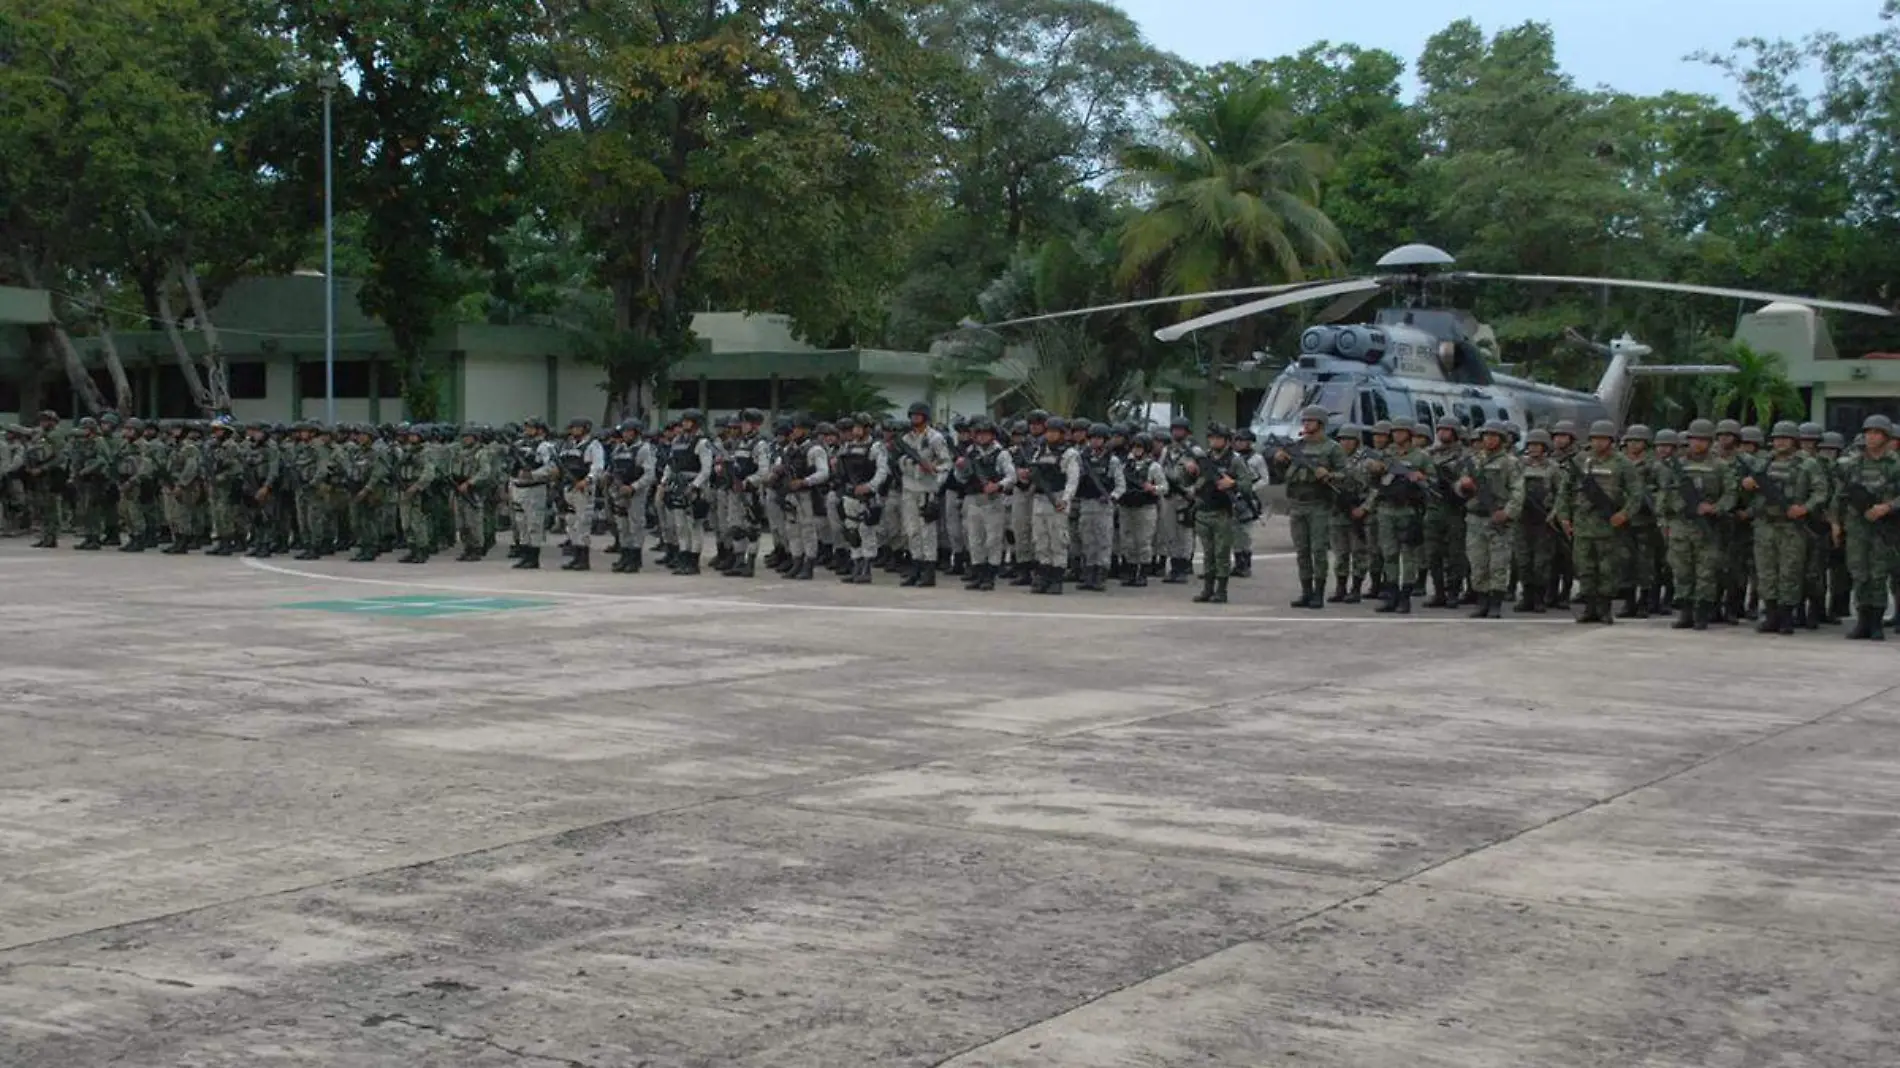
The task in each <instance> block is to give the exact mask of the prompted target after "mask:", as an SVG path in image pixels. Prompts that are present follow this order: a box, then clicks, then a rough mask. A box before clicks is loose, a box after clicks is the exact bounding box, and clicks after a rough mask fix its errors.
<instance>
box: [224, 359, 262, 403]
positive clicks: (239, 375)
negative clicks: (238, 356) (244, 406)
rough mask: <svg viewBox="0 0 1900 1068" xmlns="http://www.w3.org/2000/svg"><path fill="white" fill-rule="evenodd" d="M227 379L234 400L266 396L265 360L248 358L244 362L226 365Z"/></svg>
mask: <svg viewBox="0 0 1900 1068" xmlns="http://www.w3.org/2000/svg"><path fill="white" fill-rule="evenodd" d="M224 372H225V379H226V381H227V382H229V383H230V386H231V399H232V400H263V399H264V398H265V389H264V382H265V378H266V375H265V373H264V361H262V360H246V361H244V362H242V363H227V364H225V365H224Z"/></svg>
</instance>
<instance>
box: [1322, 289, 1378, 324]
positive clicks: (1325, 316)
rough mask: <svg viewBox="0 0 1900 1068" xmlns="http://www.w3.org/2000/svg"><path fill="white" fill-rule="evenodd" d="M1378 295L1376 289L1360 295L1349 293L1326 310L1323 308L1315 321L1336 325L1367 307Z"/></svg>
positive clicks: (1327, 306)
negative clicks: (1368, 302)
mask: <svg viewBox="0 0 1900 1068" xmlns="http://www.w3.org/2000/svg"><path fill="white" fill-rule="evenodd" d="M1378 295H1379V291H1378V290H1376V289H1368V290H1365V291H1364V292H1359V293H1348V294H1346V295H1345V296H1343V297H1340V298H1339V299H1338V300H1336V301H1333V302H1332V303H1331V304H1328V305H1326V306H1325V307H1324V308H1321V309H1320V312H1319V314H1318V315H1315V316H1314V317H1313V321H1314V322H1320V323H1336V322H1338V321H1339V320H1341V319H1344V318H1345V317H1346V316H1348V315H1351V314H1352V313H1353V312H1356V311H1358V310H1359V309H1360V308H1362V307H1364V306H1365V304H1366V302H1367V301H1370V300H1371V299H1373V298H1374V297H1376V296H1378Z"/></svg>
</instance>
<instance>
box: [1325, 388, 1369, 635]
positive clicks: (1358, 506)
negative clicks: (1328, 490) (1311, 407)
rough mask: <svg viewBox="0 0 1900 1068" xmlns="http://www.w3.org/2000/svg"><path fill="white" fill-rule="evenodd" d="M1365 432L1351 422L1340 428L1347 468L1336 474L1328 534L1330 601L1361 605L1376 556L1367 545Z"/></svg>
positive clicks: (1340, 449) (1342, 453) (1341, 448)
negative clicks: (1331, 567) (1331, 574)
mask: <svg viewBox="0 0 1900 1068" xmlns="http://www.w3.org/2000/svg"><path fill="white" fill-rule="evenodd" d="M1364 436H1365V435H1364V433H1363V432H1362V431H1361V430H1360V429H1359V428H1358V427H1356V426H1353V425H1352V424H1350V423H1348V424H1346V425H1345V426H1343V427H1340V428H1339V452H1340V455H1341V456H1342V457H1344V463H1345V466H1344V467H1342V468H1341V469H1340V470H1339V471H1338V472H1336V473H1334V475H1333V500H1332V508H1331V510H1330V511H1329V513H1328V517H1327V523H1328V524H1329V526H1328V535H1329V537H1330V540H1331V542H1332V551H1333V552H1332V555H1333V595H1332V596H1331V597H1328V598H1326V599H1327V600H1328V601H1330V602H1334V603H1342V604H1358V603H1359V602H1360V600H1361V599H1362V598H1363V597H1364V595H1365V588H1366V578H1367V577H1368V575H1369V574H1370V572H1371V568H1372V554H1371V551H1370V550H1369V549H1368V547H1367V544H1366V510H1365V507H1364V502H1365V496H1366V487H1367V478H1366V459H1367V456H1368V455H1369V454H1368V453H1367V452H1366V450H1365V449H1364V448H1362V447H1361V446H1362V443H1363V438H1364Z"/></svg>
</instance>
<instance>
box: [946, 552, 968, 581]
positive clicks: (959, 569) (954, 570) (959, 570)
mask: <svg viewBox="0 0 1900 1068" xmlns="http://www.w3.org/2000/svg"><path fill="white" fill-rule="evenodd" d="M950 573H951V574H952V575H957V576H959V577H961V576H963V575H967V574H969V573H970V554H969V553H951V554H950Z"/></svg>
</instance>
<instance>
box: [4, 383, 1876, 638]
mask: <svg viewBox="0 0 1900 1068" xmlns="http://www.w3.org/2000/svg"><path fill="white" fill-rule="evenodd" d="M929 414H930V413H929V409H928V408H927V407H926V406H924V405H922V404H918V405H913V406H912V407H911V409H910V411H909V414H908V418H907V419H889V420H883V419H876V418H872V417H870V416H868V415H859V416H855V417H845V418H840V419H838V420H836V421H835V422H819V421H817V420H814V419H812V418H809V417H795V418H781V419H778V420H776V421H775V422H774V423H773V424H772V426H771V427H770V429H769V431H768V429H767V426H766V418H765V416H764V414H763V413H761V412H759V411H756V410H747V411H744V412H741V413H739V414H738V415H736V416H733V417H731V418H729V419H727V420H725V421H724V424H723V425H722V426H721V427H719V428H717V430H713V429H711V428H708V427H707V425H706V420H705V416H704V413H702V412H699V411H686V412H683V413H681V414H680V416H679V418H678V419H676V420H674V421H673V422H670V423H668V424H667V425H666V426H664V427H661V428H658V429H657V430H655V431H653V432H651V433H650V432H649V431H648V429H647V428H646V427H645V426H644V425H642V424H641V423H640V422H639V421H637V420H629V421H626V422H623V423H621V424H619V425H618V426H613V427H608V428H604V429H601V430H596V429H595V427H594V426H593V424H592V423H591V422H590V421H589V420H586V419H573V420H570V421H569V422H568V424H567V425H566V427H565V428H564V433H562V434H560V435H558V436H557V435H555V434H554V433H553V432H552V428H550V427H549V426H548V425H547V424H546V423H544V422H542V421H541V420H538V419H529V420H526V421H524V422H523V423H522V424H520V425H519V426H515V425H510V426H506V427H502V428H499V429H491V428H488V427H481V426H462V427H447V426H434V425H408V424H405V425H400V426H381V427H373V426H366V425H353V426H352V425H345V426H338V427H327V426H320V425H317V424H314V423H300V424H298V425H296V426H294V427H284V426H271V425H266V424H260V423H252V424H246V425H238V424H235V423H232V422H229V421H211V422H203V421H169V420H165V421H156V422H147V421H141V420H138V419H126V420H123V421H120V420H118V419H117V418H116V417H113V416H106V417H104V418H101V419H97V420H95V419H91V418H87V419H82V420H80V421H79V422H78V424H77V425H76V426H71V427H67V426H63V425H61V423H60V422H59V420H58V417H57V416H56V415H54V414H53V413H51V412H44V413H41V416H40V419H39V421H38V425H37V426H33V427H20V426H16V427H12V428H9V429H8V431H7V433H6V435H5V444H4V446H0V512H3V513H4V515H3V516H0V524H4V525H5V526H6V527H8V528H10V529H9V532H10V533H19V532H27V531H31V530H37V531H38V532H39V535H40V536H39V540H38V541H37V542H35V543H34V544H35V545H36V546H39V547H45V548H54V547H57V545H58V541H59V537H60V535H61V533H62V532H63V531H66V530H71V531H72V532H73V533H74V535H75V536H76V537H77V538H78V539H79V540H78V542H77V544H75V545H74V548H77V549H81V550H88V551H90V550H97V549H100V548H102V547H104V546H107V545H113V546H116V547H117V548H118V549H119V550H120V551H121V552H140V551H144V550H147V549H156V548H158V547H159V546H161V545H162V546H164V548H163V550H162V551H164V552H166V553H171V554H182V553H188V552H191V551H193V550H194V549H200V548H202V549H204V550H205V551H207V552H208V553H210V554H213V555H230V554H233V553H239V552H242V553H245V554H247V555H251V556H258V557H263V556H270V555H272V554H273V553H277V552H286V551H291V550H293V549H294V550H295V551H296V556H297V558H298V559H305V560H310V559H318V558H321V557H324V556H328V555H331V554H334V553H340V552H346V551H347V552H349V553H351V555H350V557H349V558H350V559H351V560H355V561H363V562H368V561H374V560H376V559H378V558H379V557H380V556H382V555H383V554H385V553H389V552H394V551H397V550H401V551H402V555H401V556H400V557H399V559H400V561H401V562H403V563H411V564H419V563H423V562H426V561H427V560H428V559H429V558H430V556H431V555H433V554H434V553H435V552H437V551H438V549H439V548H442V547H448V546H454V545H457V544H459V545H460V548H461V552H460V555H459V556H458V557H457V559H458V560H469V561H472V560H480V559H483V558H485V557H486V556H487V555H488V553H489V552H490V551H491V550H492V549H493V547H494V546H495V544H496V541H497V537H498V531H505V532H506V535H507V537H508V540H509V541H510V542H511V546H510V549H509V556H511V557H513V558H514V559H515V561H516V563H515V566H516V567H517V568H524V569H533V568H538V567H540V566H541V557H542V552H543V550H544V549H545V547H546V546H547V544H548V542H549V540H550V536H551V534H556V533H558V535H559V536H561V537H562V538H563V544H562V548H563V549H564V551H565V552H566V554H567V560H566V562H565V563H564V564H562V565H561V566H562V568H563V570H569V571H587V570H591V569H592V567H593V554H594V550H595V548H597V547H598V548H601V549H602V550H603V551H607V552H611V553H612V554H613V555H614V558H615V559H614V563H613V564H612V570H614V571H616V572H622V573H635V572H639V571H640V570H642V569H643V567H645V565H646V555H647V553H648V551H649V542H656V543H657V545H656V546H655V547H654V549H653V550H652V551H656V552H657V553H658V554H659V556H658V564H659V566H662V567H666V568H669V569H671V570H672V571H673V572H674V573H675V574H681V575H695V574H699V573H701V570H702V568H704V567H710V568H712V569H714V570H716V571H718V572H719V573H721V574H724V575H729V576H734V577H752V576H754V575H755V574H756V573H757V568H758V567H759V566H760V565H761V564H762V565H763V566H765V567H766V568H768V569H769V570H771V571H775V572H777V573H778V574H780V575H783V576H784V577H786V578H789V579H793V580H800V581H803V580H810V579H811V578H812V577H813V575H814V573H815V572H817V571H820V570H830V571H833V572H836V573H837V574H838V576H839V577H840V580H841V581H843V582H846V583H852V584H859V585H867V584H870V583H872V581H873V574H874V572H876V571H879V570H883V571H886V572H895V573H899V574H901V575H902V579H901V584H902V585H904V586H907V587H918V588H930V587H934V586H936V585H937V579H938V574H939V572H945V573H947V574H949V575H953V576H960V577H961V578H962V580H963V586H964V587H965V588H967V589H971V590H976V591H991V590H994V589H995V588H996V585H997V582H998V581H999V580H1000V581H1004V582H1006V583H1007V584H1008V585H1011V586H1020V587H1028V588H1029V589H1030V590H1031V591H1032V592H1035V593H1040V594H1061V593H1062V592H1063V588H1064V585H1065V583H1075V584H1076V585H1077V587H1078V588H1079V589H1082V590H1087V591H1092V592H1105V591H1106V590H1107V588H1108V586H1107V583H1108V582H1109V581H1110V579H1111V578H1113V579H1116V580H1118V581H1119V582H1120V584H1121V585H1122V586H1124V587H1136V588H1139V587H1145V586H1147V585H1148V581H1149V579H1150V578H1156V579H1159V580H1160V581H1161V582H1163V583H1165V584H1185V583H1188V582H1189V581H1190V580H1191V578H1192V577H1193V576H1192V562H1193V560H1194V558H1195V555H1196V552H1195V551H1196V548H1197V546H1198V549H1199V554H1200V557H1201V559H1202V569H1201V575H1200V579H1201V588H1200V592H1199V593H1198V594H1197V595H1196V596H1195V597H1194V600H1196V601H1198V602H1203V603H1216V604H1219V603H1225V602H1226V601H1227V599H1228V582H1229V579H1230V578H1232V577H1243V578H1244V577H1247V576H1249V575H1250V574H1251V573H1252V563H1253V552H1252V538H1251V528H1252V524H1253V522H1254V520H1256V519H1257V518H1258V517H1259V516H1260V513H1261V506H1260V499H1259V497H1258V495H1257V492H1256V489H1257V487H1259V486H1260V485H1262V484H1264V483H1265V482H1266V481H1267V480H1269V479H1271V480H1272V481H1274V482H1276V483H1279V484H1283V485H1284V486H1285V488H1286V496H1287V500H1288V520H1289V523H1290V526H1291V530H1292V537H1293V543H1294V549H1295V555H1296V557H1297V560H1298V564H1297V570H1298V576H1299V582H1300V595H1299V597H1298V599H1296V600H1295V601H1294V602H1293V607H1295V608H1302V609H1311V610H1319V609H1323V608H1324V607H1325V605H1326V604H1328V603H1345V604H1358V603H1362V602H1363V601H1365V600H1366V599H1368V598H1371V599H1374V600H1376V601H1377V602H1378V607H1377V611H1379V612H1382V613H1391V614H1409V613H1410V612H1411V611H1412V608H1413V599H1414V598H1415V597H1422V596H1425V595H1426V594H1427V593H1428V592H1429V593H1430V599H1429V600H1427V601H1425V602H1423V606H1424V607H1426V608H1449V607H1456V606H1460V605H1466V606H1472V607H1473V608H1474V609H1475V610H1474V611H1472V612H1471V613H1470V614H1471V615H1472V616H1473V617H1476V618H1497V617H1500V616H1501V615H1502V614H1503V612H1504V609H1505V607H1506V604H1507V602H1512V601H1513V598H1514V597H1515V601H1514V603H1510V605H1509V607H1510V608H1511V610H1513V611H1515V612H1522V613H1542V612H1545V611H1546V610H1547V609H1550V608H1559V609H1564V608H1569V607H1570V606H1571V605H1572V603H1573V600H1574V602H1575V603H1578V604H1579V605H1580V609H1581V610H1580V612H1579V614H1578V615H1577V621H1578V622H1579V623H1596V624H1608V623H1611V622H1613V621H1614V620H1616V619H1617V618H1645V617H1647V616H1650V615H1656V614H1662V613H1667V612H1674V613H1675V616H1676V619H1675V623H1674V626H1675V627H1677V628H1680V629H1697V630H1704V629H1707V628H1708V626H1709V625H1710V624H1711V623H1729V624H1733V623H1737V622H1739V621H1741V620H1743V619H1758V620H1759V626H1758V627H1757V629H1758V630H1760V631H1763V632H1765V633H1781V634H1789V633H1792V632H1793V631H1794V630H1795V629H1796V628H1805V629H1810V630H1812V629H1816V628H1818V627H1820V626H1822V625H1823V624H1835V623H1838V622H1840V619H1841V617H1843V616H1847V615H1849V614H1851V615H1852V617H1853V621H1854V622H1853V627H1852V629H1851V631H1850V632H1849V635H1848V636H1849V637H1851V638H1856V639H1870V638H1871V639H1875V640H1879V639H1881V638H1882V637H1883V627H1884V626H1893V625H1896V624H1895V622H1894V621H1893V620H1883V619H1882V615H1883V612H1884V610H1885V608H1886V605H1887V603H1888V595H1889V592H1890V591H1894V592H1900V588H1897V587H1900V582H1897V579H1900V518H1896V517H1895V511H1896V509H1897V508H1900V460H1896V459H1895V454H1894V450H1893V447H1892V433H1893V428H1892V426H1891V425H1890V424H1889V422H1888V421H1887V420H1886V419H1885V418H1884V417H1881V416H1874V417H1870V418H1869V419H1868V420H1867V421H1866V423H1865V425H1864V426H1863V428H1862V433H1861V434H1860V436H1859V437H1857V438H1856V439H1855V440H1854V442H1853V443H1852V444H1851V445H1850V444H1848V443H1846V442H1844V441H1843V440H1842V439H1841V436H1840V435H1838V434H1834V433H1823V432H1822V431H1821V429H1820V428H1819V427H1818V426H1816V425H1814V424H1811V423H1809V424H1800V425H1797V424H1795V423H1792V422H1779V423H1776V424H1774V426H1773V427H1772V428H1770V429H1769V430H1768V432H1767V433H1766V434H1764V433H1763V432H1762V430H1761V429H1760V428H1758V427H1745V426H1741V425H1739V424H1738V423H1736V422H1734V421H1731V420H1723V421H1721V422H1719V423H1712V422H1710V421H1708V420H1704V419H1697V420H1695V421H1693V422H1692V423H1690V424H1689V426H1688V427H1687V429H1686V430H1684V431H1682V432H1680V433H1678V432H1676V431H1671V430H1663V431H1659V432H1655V433H1652V432H1651V431H1650V429H1649V428H1647V427H1645V426H1642V425H1640V424H1638V425H1632V426H1629V427H1627V428H1623V429H1622V430H1620V431H1619V430H1618V428H1616V427H1615V426H1614V425H1612V424H1610V423H1608V422H1602V421H1599V422H1596V423H1594V424H1592V425H1590V426H1589V427H1588V428H1587V430H1586V431H1585V432H1583V433H1582V434H1579V432H1578V428H1577V427H1576V426H1574V425H1572V424H1570V423H1568V422H1559V423H1557V424H1555V425H1553V426H1551V427H1550V428H1548V429H1542V428H1540V429H1535V430H1532V431H1530V432H1529V433H1528V434H1520V433H1519V429H1518V428H1517V427H1515V426H1511V425H1508V424H1504V423H1495V422H1494V423H1487V424H1485V425H1484V426H1483V427H1481V428H1479V429H1478V430H1477V432H1476V433H1475V434H1467V433H1466V431H1465V428H1463V427H1462V426H1461V425H1460V424H1458V423H1455V422H1451V421H1443V422H1440V423H1439V424H1437V425H1436V426H1435V427H1432V428H1430V429H1429V430H1428V429H1426V428H1422V427H1419V426H1417V425H1415V424H1414V423H1413V422H1412V421H1410V420H1408V419H1396V420H1392V421H1390V422H1385V421H1381V422H1380V423H1378V424H1376V425H1374V426H1371V427H1357V426H1351V425H1348V426H1344V427H1341V428H1339V430H1338V431H1337V432H1336V433H1333V434H1328V432H1327V429H1326V428H1327V425H1328V421H1329V418H1328V415H1327V413H1326V412H1325V411H1324V410H1323V409H1320V408H1308V409H1306V410H1304V411H1303V412H1302V413H1301V416H1302V427H1303V431H1304V432H1303V434H1302V436H1301V437H1300V438H1299V439H1298V440H1295V441H1291V442H1285V443H1273V444H1270V445H1268V446H1267V447H1266V448H1264V449H1257V448H1256V442H1255V441H1254V439H1253V435H1252V433H1251V432H1249V431H1245V430H1243V431H1240V432H1238V433H1235V432H1231V431H1229V430H1228V429H1227V428H1225V427H1222V426H1218V425H1216V426H1212V427H1210V428H1208V431H1207V434H1206V436H1205V440H1204V441H1196V440H1194V439H1193V437H1192V435H1191V433H1190V431H1189V426H1188V424H1187V422H1186V421H1185V420H1179V419H1177V420H1175V421H1174V423H1173V424H1172V425H1171V426H1170V427H1169V428H1168V429H1167V430H1166V431H1165V432H1161V433H1159V434H1158V435H1156V434H1150V433H1148V432H1146V431H1141V430H1137V429H1136V428H1135V427H1133V426H1130V425H1127V424H1119V425H1109V424H1105V423H1099V422H1098V423H1089V422H1081V421H1071V420H1066V419H1063V418H1061V417H1058V416H1052V415H1049V414H1048V413H1046V412H1041V411H1035V412H1030V413H1029V414H1028V415H1027V416H1026V417H1023V418H1021V419H1017V420H1014V421H1011V422H1007V423H998V422H994V421H992V420H990V419H989V418H987V417H977V418H972V419H958V420H956V421H955V422H954V423H953V425H952V426H951V427H949V428H939V427H936V426H933V425H932V424H931V422H930V418H929ZM1520 439H1521V440H1520ZM768 536H769V541H770V544H771V546H772V548H771V551H770V552H769V553H767V554H766V555H765V556H764V557H763V559H761V558H760V550H761V546H762V543H763V542H765V541H766V540H767V539H768ZM708 543H710V545H709V544H708ZM708 548H711V549H712V550H713V555H712V557H711V559H710V561H708V560H707V557H706V552H707V549H708ZM1329 558H1330V559H1329ZM1329 570H1330V574H1331V578H1332V580H1333V585H1332V590H1331V593H1330V596H1329V595H1328V593H1327V588H1326V581H1327V578H1328V573H1329ZM1618 601H1620V602H1621V604H1620V606H1619V605H1618V604H1617V602H1618Z"/></svg>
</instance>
